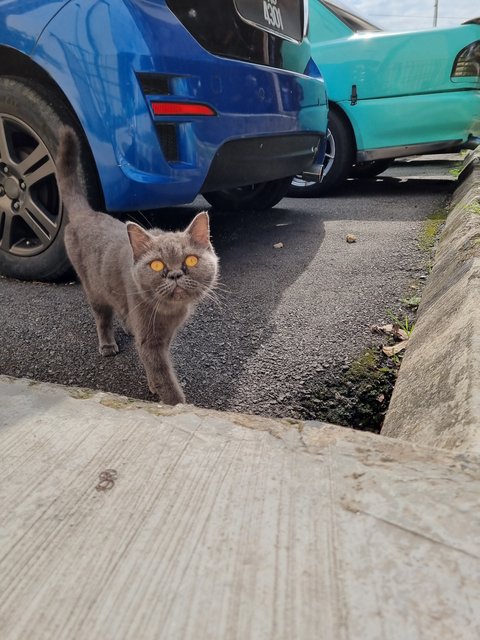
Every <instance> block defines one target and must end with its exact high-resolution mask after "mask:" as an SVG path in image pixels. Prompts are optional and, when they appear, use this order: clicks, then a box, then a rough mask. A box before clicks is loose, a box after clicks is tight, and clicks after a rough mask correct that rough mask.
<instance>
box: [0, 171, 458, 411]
mask: <svg viewBox="0 0 480 640" xmlns="http://www.w3.org/2000/svg"><path fill="white" fill-rule="evenodd" d="M437 169H438V166H435V167H434V168H433V169H432V167H428V166H427V167H426V168H424V169H422V170H420V169H417V168H415V170H410V168H409V167H403V168H401V169H400V170H399V171H397V175H400V176H402V175H403V176H404V177H403V179H402V180H399V179H387V180H380V181H363V182H360V181H350V182H348V183H347V184H346V185H345V188H344V189H343V191H342V193H341V194H340V195H338V196H336V197H329V198H322V199H288V198H287V199H284V200H283V201H282V202H281V203H280V204H279V205H277V206H276V207H275V208H274V209H273V210H271V211H269V212H266V213H249V214H246V213H242V214H232V213H228V212H218V213H214V214H213V215H212V233H213V243H214V246H215V248H216V250H217V252H218V254H219V256H220V260H221V282H222V288H221V290H220V292H219V293H220V303H219V304H218V305H215V304H211V303H206V304H203V305H202V306H200V307H199V308H198V310H197V312H196V314H195V315H194V317H193V318H192V320H191V321H190V322H189V324H188V325H187V326H186V327H185V328H184V329H183V330H182V331H181V333H180V334H179V335H178V337H177V340H176V342H175V345H174V350H173V355H174V361H175V363H176V367H177V371H178V374H179V378H180V380H181V382H182V385H183V387H184V389H185V393H186V396H187V400H188V401H189V402H191V403H194V404H196V405H200V406H204V407H209V408H218V409H226V410H240V411H245V412H254V413H257V414H263V415H274V416H291V417H295V416H298V415H300V409H299V407H300V405H301V402H302V399H303V398H305V397H306V396H307V397H308V394H309V393H310V390H311V389H312V388H314V386H315V385H316V384H318V380H319V379H321V376H322V373H323V372H325V371H331V370H337V369H338V370H341V369H342V367H343V368H344V367H345V366H346V363H348V362H350V361H351V360H352V359H354V358H356V357H358V355H359V354H360V353H362V352H363V350H364V349H366V348H367V347H369V346H370V345H372V344H374V343H375V342H378V340H379V338H378V336H377V337H375V336H373V335H372V333H371V331H370V326H371V325H372V324H377V323H382V322H384V321H386V320H388V310H391V311H394V312H396V311H397V310H398V309H399V306H400V300H401V299H402V298H403V297H405V296H406V295H411V290H410V289H409V285H410V284H411V283H412V281H413V280H415V279H417V278H418V277H420V276H423V277H424V273H425V254H424V253H422V252H421V251H420V250H419V249H418V247H417V240H418V238H419V236H420V234H421V229H422V224H423V222H424V220H425V219H426V218H427V216H429V215H430V214H431V213H432V212H433V211H434V210H436V209H438V208H439V207H442V206H443V205H444V204H445V201H446V200H447V199H448V197H449V195H450V194H451V192H452V191H453V187H454V183H453V182H451V181H448V180H442V179H440V180H439V179H435V178H432V179H430V178H428V176H429V175H432V174H433V175H440V176H442V175H443V176H444V177H445V176H446V177H447V178H448V177H451V176H449V174H448V170H447V168H446V167H445V166H442V167H441V170H440V171H438V170H437ZM412 173H413V174H418V173H422V176H421V177H422V178H423V179H421V180H415V179H410V178H408V177H406V176H408V175H411V174H412ZM205 206H206V203H205V201H203V200H202V199H201V198H199V199H197V201H195V203H194V204H193V205H192V206H188V207H179V208H175V209H173V208H172V209H168V210H164V211H161V212H159V213H158V215H157V216H149V219H150V220H153V221H154V222H155V223H156V224H157V225H158V226H162V227H164V228H179V227H182V226H184V225H186V224H187V223H188V222H189V221H190V219H191V218H192V216H193V214H194V213H195V212H197V211H198V210H201V209H202V208H203V207H205ZM138 220H139V221H142V218H138ZM143 221H144V222H145V220H143ZM347 234H354V235H355V236H356V237H357V241H356V242H355V243H352V244H349V243H347V242H346V239H345V238H346V236H347ZM276 243H283V248H280V249H276V248H274V245H275V244H276ZM118 340H119V345H120V349H121V351H120V354H119V355H117V356H116V357H114V358H102V357H101V356H100V355H99V353H98V349H97V340H96V334H95V328H94V323H93V320H92V318H91V316H90V312H89V309H88V307H87V305H86V303H85V300H84V297H83V294H82V291H81V288H80V286H79V285H78V283H76V282H73V283H68V284H57V285H55V284H42V283H24V282H18V281H9V280H6V279H2V280H0V372H1V373H3V374H8V375H12V376H18V377H27V378H32V379H36V380H41V381H49V382H59V383H63V384H68V385H79V386H85V387H91V388H95V389H101V390H105V391H113V392H116V393H120V394H123V395H127V396H131V397H135V398H144V399H153V397H152V396H151V395H150V393H149V392H148V389H147V384H146V378H145V375H144V372H143V369H142V367H141V365H140V363H139V361H138V358H137V356H136V353H135V348H134V345H133V340H132V339H131V338H129V337H127V336H125V335H123V333H122V332H121V331H120V329H118Z"/></svg>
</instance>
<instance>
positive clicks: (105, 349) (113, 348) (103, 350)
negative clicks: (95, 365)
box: [99, 342, 119, 358]
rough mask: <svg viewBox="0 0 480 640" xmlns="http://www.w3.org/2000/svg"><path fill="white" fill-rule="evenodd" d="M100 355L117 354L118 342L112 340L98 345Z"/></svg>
mask: <svg viewBox="0 0 480 640" xmlns="http://www.w3.org/2000/svg"><path fill="white" fill-rule="evenodd" d="M99 351H100V355H101V356H105V357H106V358H107V357H109V356H115V355H117V353H118V351H119V349H118V344H117V343H116V342H114V343H113V344H102V345H100V349H99Z"/></svg>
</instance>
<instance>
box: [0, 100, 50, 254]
mask: <svg viewBox="0 0 480 640" xmlns="http://www.w3.org/2000/svg"><path fill="white" fill-rule="evenodd" d="M61 220H62V203H61V199H60V194H59V191H58V186H57V172H56V168H55V163H54V161H53V158H52V155H51V153H50V152H49V150H48V148H47V147H46V145H45V143H44V142H43V141H42V140H41V138H40V137H39V136H38V134H37V133H36V132H35V131H34V130H33V129H32V128H31V127H30V126H29V125H28V124H26V123H25V122H23V121H22V120H20V119H19V118H17V117H15V116H12V115H10V114H4V113H0V251H3V252H5V253H8V254H11V255H15V256H18V257H30V256H34V255H37V254H39V253H42V252H43V251H45V250H46V249H48V247H49V246H50V245H51V244H52V242H53V241H54V240H55V237H56V235H57V233H58V231H59V229H60V224H61Z"/></svg>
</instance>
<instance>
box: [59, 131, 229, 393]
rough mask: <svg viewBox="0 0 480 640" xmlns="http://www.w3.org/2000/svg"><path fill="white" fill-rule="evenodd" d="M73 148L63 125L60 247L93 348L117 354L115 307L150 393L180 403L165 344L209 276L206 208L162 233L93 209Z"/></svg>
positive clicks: (210, 284)
mask: <svg viewBox="0 0 480 640" xmlns="http://www.w3.org/2000/svg"><path fill="white" fill-rule="evenodd" d="M78 153H79V148H78V141H77V137H76V134H75V133H74V131H73V130H72V129H69V128H68V127H66V128H64V129H63V130H62V132H61V136H60V146H59V152H58V161H57V173H58V180H59V185H60V192H61V196H62V199H63V202H64V205H65V208H66V210H67V212H68V224H67V226H66V229H65V245H66V248H67V253H68V256H69V258H70V260H71V262H72V264H73V266H74V267H75V270H76V272H77V274H78V277H79V278H80V281H81V283H82V285H83V288H84V291H85V294H86V296H87V299H88V302H89V303H90V306H91V307H92V310H93V315H94V317H95V322H96V325H97V333H98V341H99V349H100V353H101V354H102V355H103V356H112V355H115V354H116V353H118V345H117V343H116V341H115V337H114V332H113V316H114V313H115V314H116V315H117V316H118V318H119V319H120V321H121V322H122V324H123V326H124V328H125V330H126V331H128V332H129V333H131V334H133V336H134V337H135V344H136V347H137V350H138V353H139V355H140V359H141V361H142V363H143V365H144V367H145V371H146V373H147V379H148V386H149V388H150V391H151V392H152V393H155V394H158V396H159V397H160V399H161V400H162V401H163V402H165V403H166V404H171V405H174V404H177V403H179V402H184V401H185V396H184V394H183V391H182V389H181V387H180V385H179V383H178V381H177V378H176V375H175V372H174V369H173V367H172V363H171V360H170V344H171V342H172V339H173V338H174V336H175V334H176V332H177V330H178V328H179V327H180V326H181V325H182V324H183V323H184V322H185V320H186V319H187V318H188V317H189V315H190V314H191V313H192V311H193V309H194V307H195V304H196V303H197V302H199V301H200V300H201V299H202V298H204V297H205V296H209V295H211V291H212V289H213V288H214V286H215V284H216V281H217V273H218V258H217V256H216V254H215V251H214V249H213V247H212V245H211V243H210V228H209V218H208V214H207V212H206V211H203V212H202V213H199V214H198V215H197V216H196V217H195V218H194V220H193V221H192V222H191V223H190V225H189V226H188V227H187V228H186V229H185V230H184V231H177V232H167V231H162V230H161V229H151V230H149V231H146V230H145V229H143V228H142V227H140V226H139V225H137V224H135V223H133V222H128V223H127V224H124V223H123V222H121V221H120V220H117V219H115V218H112V217H111V216H109V215H107V214H105V213H100V212H98V211H94V210H93V209H92V208H91V207H90V206H89V204H88V202H87V200H86V198H85V196H84V195H83V190H82V188H81V187H80V183H79V180H78V177H77V171H78V165H79V163H78Z"/></svg>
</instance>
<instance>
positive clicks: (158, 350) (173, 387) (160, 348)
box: [137, 342, 185, 405]
mask: <svg viewBox="0 0 480 640" xmlns="http://www.w3.org/2000/svg"><path fill="white" fill-rule="evenodd" d="M137 349H138V353H139V355H140V359H141V361H142V364H143V366H144V367H145V371H146V374H147V380H148V387H149V389H150V391H151V392H152V393H153V394H155V395H158V397H159V398H160V400H161V401H162V402H164V403H165V404H170V405H175V404H180V403H184V402H185V395H184V393H183V391H182V388H181V387H180V384H179V383H178V380H177V377H176V375H175V371H174V369H173V366H172V363H171V361H170V355H169V352H168V348H166V347H165V346H164V345H163V344H155V343H151V342H144V343H141V344H137Z"/></svg>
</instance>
